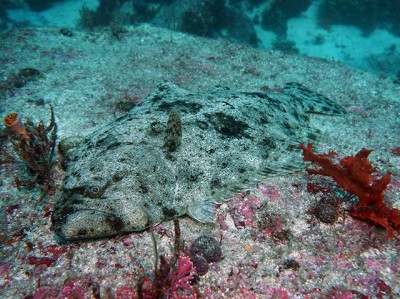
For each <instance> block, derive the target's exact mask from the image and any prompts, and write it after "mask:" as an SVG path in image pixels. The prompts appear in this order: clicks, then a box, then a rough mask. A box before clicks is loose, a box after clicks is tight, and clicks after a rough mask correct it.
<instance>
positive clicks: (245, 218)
mask: <svg viewBox="0 0 400 299" xmlns="http://www.w3.org/2000/svg"><path fill="white" fill-rule="evenodd" d="M234 200H235V201H236V202H235V206H234V208H233V209H232V211H231V215H232V218H233V222H234V223H235V226H236V227H253V228H256V227H257V221H256V220H257V219H256V217H255V210H256V209H259V208H261V207H262V204H261V202H260V200H259V199H258V197H256V196H252V197H249V198H236V197H235V199H234Z"/></svg>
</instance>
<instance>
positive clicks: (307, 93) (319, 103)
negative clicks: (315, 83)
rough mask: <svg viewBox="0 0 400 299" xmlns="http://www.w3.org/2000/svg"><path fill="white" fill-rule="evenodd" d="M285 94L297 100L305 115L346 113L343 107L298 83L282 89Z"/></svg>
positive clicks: (289, 84)
mask: <svg viewBox="0 0 400 299" xmlns="http://www.w3.org/2000/svg"><path fill="white" fill-rule="evenodd" d="M284 91H285V93H287V94H289V95H290V96H292V97H293V98H295V99H297V100H298V102H299V105H301V106H302V108H303V110H304V111H305V112H307V113H316V114H328V115H342V114H345V113H346V110H345V109H344V107H343V106H341V105H339V104H338V103H336V102H335V101H333V100H331V99H329V98H327V97H325V96H323V95H322V94H319V93H317V92H315V91H312V90H309V89H308V88H306V87H305V86H303V85H302V84H300V83H296V82H290V83H287V84H286V85H285V87H284Z"/></svg>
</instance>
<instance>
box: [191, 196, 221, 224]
mask: <svg viewBox="0 0 400 299" xmlns="http://www.w3.org/2000/svg"><path fill="white" fill-rule="evenodd" d="M187 214H188V215H189V216H190V217H191V218H193V219H195V220H197V221H199V222H202V223H206V222H214V215H215V207H214V203H213V202H211V201H206V202H202V203H199V204H196V205H194V206H191V207H189V208H188V211H187Z"/></svg>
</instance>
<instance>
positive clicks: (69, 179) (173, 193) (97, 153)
mask: <svg viewBox="0 0 400 299" xmlns="http://www.w3.org/2000/svg"><path fill="white" fill-rule="evenodd" d="M172 109H174V117H173V118H171V119H176V118H177V116H176V112H175V111H177V112H178V114H179V117H180V121H181V125H182V136H181V140H179V141H178V142H176V148H172V149H171V148H168V146H167V144H166V141H167V143H169V142H171V138H168V136H167V135H168V134H169V133H168V132H171V131H175V132H176V131H179V130H176V129H173V130H171V128H167V123H168V126H170V121H168V120H169V114H170V113H171V111H172ZM312 113H322V114H332V115H340V114H344V113H345V112H344V109H343V108H342V107H341V106H339V105H338V104H336V103H335V102H333V101H331V100H329V99H327V98H325V97H323V96H321V95H319V94H317V93H314V92H311V91H309V90H307V89H305V88H304V87H302V86H300V85H298V84H295V83H290V84H287V85H286V86H285V88H283V89H281V90H279V91H276V92H268V93H261V92H233V91H230V90H229V89H224V88H219V89H216V90H215V91H210V92H191V91H188V90H184V89H181V88H179V87H177V86H175V85H173V84H171V83H163V84H161V85H160V86H159V87H158V88H157V89H156V90H155V91H154V92H153V93H152V94H151V95H150V96H149V97H147V98H146V99H145V100H144V101H143V102H142V103H141V104H140V105H138V106H136V107H134V108H133V109H132V110H131V111H130V112H129V113H127V114H126V115H125V116H123V117H121V118H119V119H117V120H115V121H114V122H112V123H110V124H108V125H105V126H103V127H101V128H99V129H98V130H97V131H95V132H94V133H92V134H90V135H89V136H88V137H86V138H85V139H82V141H80V142H78V144H77V146H76V148H74V149H73V150H71V151H70V153H69V154H68V157H65V159H66V161H67V162H66V176H65V182H64V186H63V190H62V194H61V195H60V198H59V199H58V201H57V203H56V205H55V210H54V214H53V220H52V221H53V230H54V232H55V233H56V234H57V235H58V236H59V237H61V238H62V239H65V240H77V239H88V238H89V239H90V238H98V237H107V236H112V235H116V234H120V233H123V232H130V231H141V230H144V229H146V228H148V227H149V226H153V225H157V224H158V223H160V222H162V221H165V220H167V219H171V218H173V217H177V216H181V215H184V214H187V213H188V214H189V215H190V216H192V217H193V218H195V219H197V220H200V221H203V220H204V221H207V220H209V219H207V215H206V214H207V208H204V207H206V206H207V204H210V203H218V202H222V201H224V200H227V199H229V198H230V197H231V196H233V195H234V194H236V193H237V192H240V191H245V190H247V189H248V188H249V187H254V186H255V184H256V183H257V182H258V181H260V180H262V179H263V178H265V177H267V176H268V175H270V174H271V173H274V172H283V171H289V172H290V171H294V170H297V169H299V168H300V167H301V157H300V151H299V144H300V143H305V142H310V141H312V142H314V141H315V138H316V137H317V135H318V132H317V130H315V129H313V128H311V127H310V125H309V117H310V114H312ZM179 117H178V118H179ZM172 140H173V138H172ZM174 147H175V146H174ZM203 214H204V215H203ZM203 216H204V217H203Z"/></svg>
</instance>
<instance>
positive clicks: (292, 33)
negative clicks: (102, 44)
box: [0, 0, 400, 77]
mask: <svg viewBox="0 0 400 299" xmlns="http://www.w3.org/2000/svg"><path fill="white" fill-rule="evenodd" d="M398 15H400V4H399V2H398V1H392V0H384V1H379V0H376V1H361V0H359V1H346V0H319V1H313V0H302V1H282V0H280V1H278V0H269V1H260V0H244V1H234V0H231V1H228V0H207V1H178V0H175V1H174V0H166V1H162V0H131V1H127V0H123V1H101V0H100V1H99V0H88V1H81V0H69V1H62V0H57V1H54V0H53V1H51V0H48V1H40V0H25V2H24V1H11V0H5V1H2V2H1V4H0V29H2V30H9V29H12V28H15V27H26V26H37V27H54V26H55V27H67V28H81V29H85V30H90V31H96V30H101V29H100V28H110V30H111V32H112V34H113V35H114V36H115V37H117V38H121V36H122V34H123V30H124V27H126V26H129V25H136V24H138V23H143V22H147V23H151V24H154V25H156V26H161V27H164V28H169V29H173V30H178V31H184V32H188V33H191V34H194V35H200V36H205V37H210V38H224V39H228V40H231V41H235V42H238V43H243V44H247V45H251V46H254V47H261V48H268V49H270V48H272V49H277V50H281V51H284V52H290V53H300V54H304V55H307V56H314V57H319V58H324V59H329V60H335V61H341V62H344V63H346V64H349V65H351V66H355V67H358V68H361V69H363V70H368V71H373V72H376V73H382V74H384V75H387V76H392V77H397V76H398V73H399V71H400V69H399V66H398V63H396V62H397V61H398V60H399V59H400V52H399V48H400V36H399V35H400V21H399V20H400V18H398V17H397V16H398Z"/></svg>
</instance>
